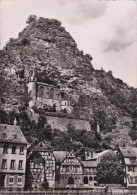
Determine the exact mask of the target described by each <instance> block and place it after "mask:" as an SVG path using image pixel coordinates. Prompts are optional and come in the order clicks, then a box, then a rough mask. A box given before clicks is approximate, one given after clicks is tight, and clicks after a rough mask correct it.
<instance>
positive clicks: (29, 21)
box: [26, 15, 37, 24]
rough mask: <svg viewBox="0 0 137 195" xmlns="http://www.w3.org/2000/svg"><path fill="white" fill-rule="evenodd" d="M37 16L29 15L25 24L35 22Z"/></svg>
mask: <svg viewBox="0 0 137 195" xmlns="http://www.w3.org/2000/svg"><path fill="white" fill-rule="evenodd" d="M36 20H37V16H36V15H30V16H29V17H28V19H27V21H26V23H27V24H30V23H31V22H32V21H34V22H36Z"/></svg>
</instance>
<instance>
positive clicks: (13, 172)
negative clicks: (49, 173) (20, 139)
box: [0, 143, 27, 188]
mask: <svg viewBox="0 0 137 195" xmlns="http://www.w3.org/2000/svg"><path fill="white" fill-rule="evenodd" d="M4 145H7V146H8V153H6V154H5V153H3V146H4ZM12 146H16V154H12ZM20 147H24V152H23V153H22V154H20ZM26 150H27V146H26V145H24V144H15V143H13V144H11V143H0V175H1V176H2V175H5V182H4V184H5V186H4V187H5V188H8V187H13V188H23V187H24V183H25V169H26ZM3 159H5V160H7V161H6V168H4V169H3V168H2V161H3ZM11 160H15V168H14V169H11V168H10V165H11ZM19 160H22V161H23V164H22V169H19ZM10 177H13V182H12V183H10ZM19 177H20V178H21V180H22V182H21V183H19V182H18V178H19Z"/></svg>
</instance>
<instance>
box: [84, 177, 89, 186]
mask: <svg viewBox="0 0 137 195" xmlns="http://www.w3.org/2000/svg"><path fill="white" fill-rule="evenodd" d="M84 184H88V177H87V176H85V177H84Z"/></svg>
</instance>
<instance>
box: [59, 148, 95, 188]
mask: <svg viewBox="0 0 137 195" xmlns="http://www.w3.org/2000/svg"><path fill="white" fill-rule="evenodd" d="M59 153H60V152H59V151H58V154H59ZM61 153H62V152H61ZM65 153H66V152H65V151H64V154H65ZM58 156H59V155H58ZM64 156H65V155H64ZM62 157H63V155H62V156H61V158H59V160H58V157H57V158H56V154H55V158H56V175H57V180H56V187H59V188H90V187H93V186H96V185H97V184H98V183H97V176H96V168H97V163H96V162H94V161H81V160H80V159H79V158H77V157H76V155H75V153H74V152H73V151H71V152H69V153H68V152H67V154H66V156H65V157H64V158H62Z"/></svg>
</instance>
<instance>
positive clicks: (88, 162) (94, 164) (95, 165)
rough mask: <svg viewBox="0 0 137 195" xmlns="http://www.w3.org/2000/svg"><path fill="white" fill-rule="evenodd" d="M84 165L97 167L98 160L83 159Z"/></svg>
mask: <svg viewBox="0 0 137 195" xmlns="http://www.w3.org/2000/svg"><path fill="white" fill-rule="evenodd" d="M81 162H82V164H83V165H84V167H97V161H81Z"/></svg>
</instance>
